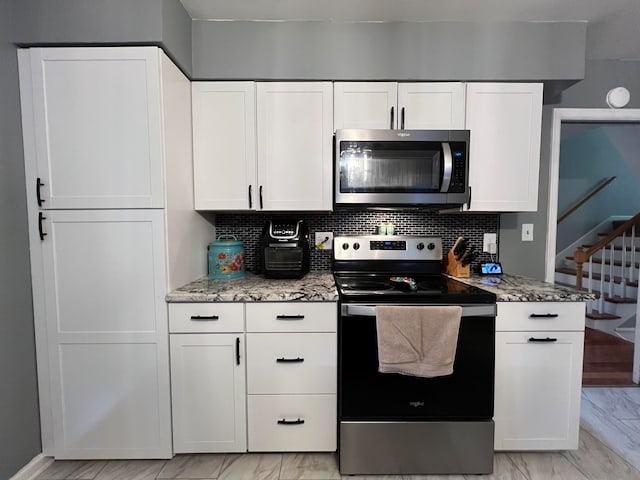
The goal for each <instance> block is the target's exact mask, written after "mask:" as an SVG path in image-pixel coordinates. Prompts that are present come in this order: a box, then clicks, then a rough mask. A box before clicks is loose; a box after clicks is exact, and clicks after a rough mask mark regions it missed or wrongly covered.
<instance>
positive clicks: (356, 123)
mask: <svg viewBox="0 0 640 480" xmlns="http://www.w3.org/2000/svg"><path fill="white" fill-rule="evenodd" d="M397 98H398V84H397V83H396V82H335V83H334V84H333V112H334V116H333V118H334V120H333V127H334V129H335V130H338V129H341V128H379V129H390V128H396V125H397V119H398V109H397Z"/></svg>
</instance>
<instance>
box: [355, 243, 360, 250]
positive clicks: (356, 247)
mask: <svg viewBox="0 0 640 480" xmlns="http://www.w3.org/2000/svg"><path fill="white" fill-rule="evenodd" d="M353 249H354V250H359V249H360V244H359V243H358V242H356V243H354V244H353Z"/></svg>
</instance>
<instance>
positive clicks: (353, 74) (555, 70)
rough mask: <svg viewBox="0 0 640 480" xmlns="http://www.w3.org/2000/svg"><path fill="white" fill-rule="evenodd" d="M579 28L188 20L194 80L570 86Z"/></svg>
mask: <svg viewBox="0 0 640 480" xmlns="http://www.w3.org/2000/svg"><path fill="white" fill-rule="evenodd" d="M585 42H586V24H585V23H581V22H564V23H540V22H509V23H506V22H505V23H472V22H466V23H465V22H427V23H410V22H390V23H337V22H336V23H334V22H303V21H300V22H241V21H235V22H215V21H214V22H211V21H194V22H193V76H194V79H199V80H200V79H202V80H204V79H299V80H310V79H314V80H316V79H320V80H322V79H324V80H571V79H581V78H583V76H584V57H585Z"/></svg>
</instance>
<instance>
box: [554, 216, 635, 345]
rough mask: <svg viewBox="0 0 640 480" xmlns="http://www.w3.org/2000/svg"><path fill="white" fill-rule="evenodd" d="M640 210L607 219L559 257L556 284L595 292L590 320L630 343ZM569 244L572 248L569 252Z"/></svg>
mask: <svg viewBox="0 0 640 480" xmlns="http://www.w3.org/2000/svg"><path fill="white" fill-rule="evenodd" d="M638 226H640V214H638V215H636V216H635V217H632V218H628V219H626V220H621V219H618V220H613V221H608V222H604V223H603V224H601V225H599V226H598V227H596V229H595V230H594V231H592V232H589V233H588V234H586V235H585V236H583V237H582V238H581V239H580V240H579V241H578V242H577V243H574V245H572V246H571V247H569V249H566V250H565V251H563V252H560V253H559V255H558V257H556V271H555V280H556V283H557V284H560V285H566V286H570V287H574V288H579V289H581V290H585V291H588V292H591V293H594V294H596V296H597V298H596V299H595V300H592V301H590V302H588V304H587V315H586V325H587V326H588V327H591V328H595V329H597V330H601V331H604V332H607V333H610V334H613V335H617V336H619V337H622V338H624V339H626V340H629V341H631V342H633V341H634V338H635V326H636V316H637V310H638V308H637V303H638V298H639V297H638V276H639V274H640V238H638V235H637V233H636V232H638V233H640V228H638ZM571 249H574V250H573V253H571V254H568V253H569V252H570V251H571Z"/></svg>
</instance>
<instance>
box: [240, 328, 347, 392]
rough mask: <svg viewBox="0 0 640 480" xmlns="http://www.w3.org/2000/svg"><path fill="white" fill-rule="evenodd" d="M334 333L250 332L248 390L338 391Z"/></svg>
mask: <svg viewBox="0 0 640 480" xmlns="http://www.w3.org/2000/svg"><path fill="white" fill-rule="evenodd" d="M336 365H337V336H336V334H335V333H285V334H279V333H248V334H247V392H248V393H249V394H252V393H295V394H303V393H305V394H308V393H336V384H337V377H336V370H337V367H336Z"/></svg>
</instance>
